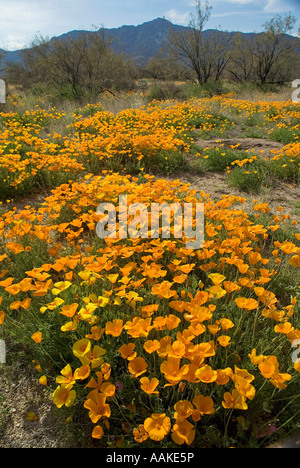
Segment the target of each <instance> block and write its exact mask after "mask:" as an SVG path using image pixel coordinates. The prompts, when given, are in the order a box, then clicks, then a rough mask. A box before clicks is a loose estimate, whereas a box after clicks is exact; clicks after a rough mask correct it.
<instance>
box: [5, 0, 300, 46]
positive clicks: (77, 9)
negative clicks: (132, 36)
mask: <svg viewBox="0 0 300 468" xmlns="http://www.w3.org/2000/svg"><path fill="white" fill-rule="evenodd" d="M209 3H210V5H211V6H212V8H213V9H212V15H211V19H210V21H209V23H208V24H207V28H221V29H223V30H229V31H242V32H259V31H261V30H262V25H263V24H264V23H265V22H266V21H267V20H269V19H270V18H272V17H273V16H274V15H275V14H277V13H280V14H282V13H288V12H292V13H293V14H294V15H295V16H296V17H297V18H298V24H297V30H298V27H299V26H300V0H210V1H209ZM194 12H195V1H194V0H27V1H24V0H0V48H5V49H7V50H16V49H19V48H22V47H26V46H27V45H28V44H29V43H30V41H31V40H32V39H33V37H34V36H35V35H36V34H38V33H40V34H41V35H43V36H48V37H53V36H58V35H60V34H63V33H66V32H68V31H71V30H74V29H85V30H91V29H93V28H94V26H96V27H98V28H99V27H101V26H103V27H105V28H116V27H119V26H123V25H138V24H142V23H144V22H146V21H151V20H153V19H155V18H158V17H161V18H162V17H165V18H166V19H168V20H170V21H171V22H172V23H174V24H181V25H185V26H186V25H188V23H189V20H190V15H191V14H192V13H194ZM295 33H296V30H295Z"/></svg>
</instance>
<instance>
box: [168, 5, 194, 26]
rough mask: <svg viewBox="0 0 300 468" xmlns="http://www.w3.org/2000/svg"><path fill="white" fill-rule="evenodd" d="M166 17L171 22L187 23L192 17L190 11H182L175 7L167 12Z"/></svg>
mask: <svg viewBox="0 0 300 468" xmlns="http://www.w3.org/2000/svg"><path fill="white" fill-rule="evenodd" d="M165 17H166V19H168V20H169V21H171V23H175V24H186V23H187V22H188V20H189V19H190V13H189V12H186V13H180V11H178V10H175V9H174V8H171V10H168V11H167V12H166V13H165Z"/></svg>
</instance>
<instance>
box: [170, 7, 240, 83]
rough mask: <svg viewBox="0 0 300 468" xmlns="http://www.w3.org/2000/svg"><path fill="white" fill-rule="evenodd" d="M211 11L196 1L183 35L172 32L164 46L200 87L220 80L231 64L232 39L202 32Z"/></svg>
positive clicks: (215, 33)
mask: <svg viewBox="0 0 300 468" xmlns="http://www.w3.org/2000/svg"><path fill="white" fill-rule="evenodd" d="M211 9H212V7H211V6H210V5H209V3H208V2H207V1H205V2H202V1H201V0H198V1H197V3H196V14H195V15H191V21H190V23H189V28H187V29H186V30H185V31H183V32H177V31H171V32H170V34H169V38H168V44H167V49H168V52H169V54H170V55H171V56H172V57H173V59H174V60H176V61H181V62H182V63H183V64H184V65H185V66H187V67H189V68H190V69H192V70H193V72H194V73H195V75H196V78H197V81H198V82H199V83H200V84H203V83H207V82H208V81H209V80H210V79H214V80H216V81H217V80H219V79H220V78H221V76H222V74H223V72H224V70H225V68H226V67H227V65H228V63H229V61H230V55H229V50H230V46H231V36H230V35H227V36H226V35H225V34H223V33H221V32H220V31H214V32H213V33H209V32H208V31H206V32H205V31H204V27H205V25H206V24H207V22H208V20H209V18H210V16H211Z"/></svg>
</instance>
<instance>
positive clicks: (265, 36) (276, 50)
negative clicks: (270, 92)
mask: <svg viewBox="0 0 300 468" xmlns="http://www.w3.org/2000/svg"><path fill="white" fill-rule="evenodd" d="M296 22H297V18H295V17H294V16H293V15H292V14H285V15H276V16H275V17H274V18H272V19H271V20H270V21H268V22H267V23H265V24H264V32H263V33H261V34H259V35H258V36H256V37H255V39H254V43H253V48H252V54H253V56H254V61H255V65H254V66H255V70H254V79H255V80H256V82H258V83H259V84H265V83H281V82H284V81H286V80H287V76H286V71H287V68H289V67H291V66H293V61H295V60H296V63H297V61H299V57H297V55H296V54H295V49H294V46H293V45H292V43H291V41H290V40H289V38H288V36H287V34H288V33H290V32H291V31H292V30H293V28H294V26H295V24H296Z"/></svg>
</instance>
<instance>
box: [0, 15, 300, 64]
mask: <svg viewBox="0 0 300 468" xmlns="http://www.w3.org/2000/svg"><path fill="white" fill-rule="evenodd" d="M102 29H103V31H104V35H105V37H106V38H110V40H111V47H112V49H113V50H114V51H115V52H123V53H125V54H127V55H128V56H131V57H132V58H133V59H134V60H135V61H136V63H137V64H138V65H145V64H146V63H147V61H148V60H149V59H151V58H152V57H155V56H156V55H157V54H158V53H159V51H160V50H161V48H162V47H163V45H164V41H165V40H166V38H167V36H168V33H169V31H170V30H174V31H184V30H186V29H188V26H180V25H176V24H173V23H171V22H170V21H168V20H167V19H165V18H156V19H154V20H151V21H147V22H145V23H142V24H139V25H137V26H134V25H123V26H120V27H117V28H102ZM216 31H218V33H220V32H221V33H222V34H224V36H225V35H226V36H227V35H233V34H236V33H237V32H239V33H240V34H241V35H242V37H245V38H246V37H254V36H255V35H256V34H259V33H243V32H241V31H220V30H216V29H208V30H206V31H204V34H214V32H216ZM95 32H96V31H87V30H73V31H69V32H67V33H64V34H62V35H60V36H53V37H52V38H51V39H50V41H54V40H57V39H64V38H70V37H71V38H76V37H78V35H79V34H94V33H95ZM289 37H290V40H291V41H292V40H294V41H295V44H296V41H299V38H296V37H294V36H289ZM299 43H300V41H299ZM297 49H298V50H299V52H300V48H299V47H297ZM1 50H2V49H0V52H1ZM22 50H24V49H22ZM22 50H15V51H7V52H6V51H5V59H4V64H5V65H7V64H9V63H18V62H21V61H22V58H21V56H22Z"/></svg>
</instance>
